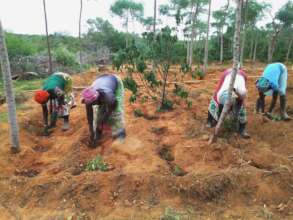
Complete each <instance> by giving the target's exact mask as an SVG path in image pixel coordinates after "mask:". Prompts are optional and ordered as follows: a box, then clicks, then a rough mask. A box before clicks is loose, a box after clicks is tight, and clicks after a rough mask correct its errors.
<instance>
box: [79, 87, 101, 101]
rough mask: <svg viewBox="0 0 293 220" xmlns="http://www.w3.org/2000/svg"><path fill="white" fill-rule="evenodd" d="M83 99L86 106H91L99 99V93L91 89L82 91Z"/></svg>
mask: <svg viewBox="0 0 293 220" xmlns="http://www.w3.org/2000/svg"><path fill="white" fill-rule="evenodd" d="M81 97H82V99H83V101H84V103H85V104H91V103H93V102H94V101H95V100H96V99H97V98H98V97H99V93H98V91H97V90H95V89H94V88H92V87H89V88H86V89H84V90H83V91H82V93H81Z"/></svg>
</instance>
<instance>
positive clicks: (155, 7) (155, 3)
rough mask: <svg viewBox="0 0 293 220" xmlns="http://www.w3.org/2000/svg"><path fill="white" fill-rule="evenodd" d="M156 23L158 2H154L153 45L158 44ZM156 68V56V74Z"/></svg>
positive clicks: (154, 64)
mask: <svg viewBox="0 0 293 220" xmlns="http://www.w3.org/2000/svg"><path fill="white" fill-rule="evenodd" d="M156 22H157V0H154V20H153V23H154V24H153V35H154V41H153V44H155V43H156ZM153 53H154V52H153ZM155 68H156V62H155V56H153V63H152V69H153V72H155Z"/></svg>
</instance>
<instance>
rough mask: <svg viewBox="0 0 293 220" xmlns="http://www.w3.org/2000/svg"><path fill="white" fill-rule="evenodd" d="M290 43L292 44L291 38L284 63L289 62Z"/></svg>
mask: <svg viewBox="0 0 293 220" xmlns="http://www.w3.org/2000/svg"><path fill="white" fill-rule="evenodd" d="M292 43H293V37H291V39H290V42H289V46H288V50H287V55H286V62H289V58H290V53H291V48H292Z"/></svg>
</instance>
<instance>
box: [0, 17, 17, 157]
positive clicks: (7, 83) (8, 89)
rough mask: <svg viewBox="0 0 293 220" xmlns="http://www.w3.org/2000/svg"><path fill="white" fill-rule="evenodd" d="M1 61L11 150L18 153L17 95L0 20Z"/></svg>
mask: <svg viewBox="0 0 293 220" xmlns="http://www.w3.org/2000/svg"><path fill="white" fill-rule="evenodd" d="M0 61H1V68H2V72H3V81H4V87H5V89H4V90H5V95H6V102H7V106H8V119H9V125H10V138H11V151H12V152H13V153H17V152H19V151H20V144H19V129H18V124H17V116H16V107H15V97H14V91H13V86H12V78H11V72H10V63H9V59H8V54H7V48H6V44H5V37H4V31H3V28H2V23H1V21H0Z"/></svg>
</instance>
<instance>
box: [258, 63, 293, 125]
mask: <svg viewBox="0 0 293 220" xmlns="http://www.w3.org/2000/svg"><path fill="white" fill-rule="evenodd" d="M287 80H288V72H287V68H286V66H285V65H284V64H282V63H272V64H269V65H268V66H267V67H266V68H265V70H264V72H263V75H262V76H261V77H260V78H259V79H258V80H257V82H256V87H257V89H258V91H259V98H258V99H257V102H256V111H257V112H259V111H261V112H262V113H264V112H265V96H266V95H271V94H272V96H273V98H272V102H271V105H270V108H269V111H268V112H267V113H266V114H267V115H268V116H269V117H271V113H272V111H273V109H274V108H275V105H276V102H277V99H278V96H280V110H281V118H282V120H290V119H291V118H290V117H289V116H288V114H287V112H286V89H287Z"/></svg>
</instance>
